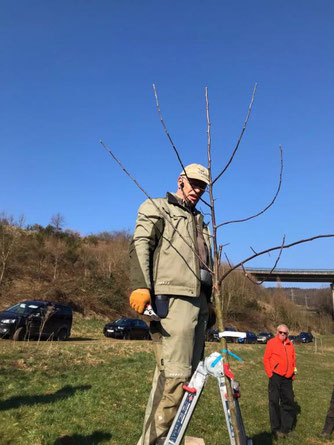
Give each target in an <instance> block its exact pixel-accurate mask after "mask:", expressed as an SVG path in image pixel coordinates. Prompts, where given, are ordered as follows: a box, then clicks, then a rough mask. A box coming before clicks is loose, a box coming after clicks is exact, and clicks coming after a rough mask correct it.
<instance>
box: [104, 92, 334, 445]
mask: <svg viewBox="0 0 334 445" xmlns="http://www.w3.org/2000/svg"><path fill="white" fill-rule="evenodd" d="M256 87H257V85H256V84H255V86H254V89H253V93H252V97H251V101H250V104H249V107H248V111H247V115H246V118H245V121H244V124H243V127H242V130H241V133H240V136H239V138H238V140H237V143H236V145H235V147H234V149H233V152H232V154H231V156H230V158H229V160H228V162H227V163H226V165H225V166H224V168H222V169H221V170H220V172H219V174H218V175H217V176H216V177H213V168H212V158H211V122H210V113H209V97H208V88H207V87H206V88H205V104H206V121H207V131H206V133H207V159H208V172H209V186H208V187H209V190H208V192H209V202H207V201H205V200H204V199H203V198H202V197H201V198H200V200H201V201H202V202H203V203H204V204H205V205H206V206H208V208H209V210H210V215H211V226H212V247H213V260H214V261H213V267H212V269H210V268H208V267H207V270H208V271H209V272H210V273H211V275H212V280H213V297H214V302H215V309H216V313H217V324H218V329H219V331H220V332H223V331H224V319H223V293H222V284H223V281H224V279H225V278H226V277H227V276H228V275H229V274H230V273H231V272H232V271H233V270H235V269H238V270H241V271H243V273H244V274H245V276H246V277H247V278H249V279H250V280H252V281H253V282H255V281H254V280H253V279H252V277H250V276H248V275H247V273H246V271H245V268H244V264H246V263H247V262H249V261H251V260H253V259H254V258H256V257H258V256H261V255H264V254H266V253H269V252H272V251H277V252H278V255H277V258H276V261H275V263H274V265H273V267H272V269H271V271H270V272H269V274H270V273H272V272H273V271H274V269H275V268H276V266H277V264H278V262H279V260H280V257H281V254H282V251H283V250H284V249H287V248H290V247H293V246H295V245H297V244H301V243H306V242H309V241H313V240H316V239H321V238H330V237H334V234H325V235H315V236H312V237H310V238H306V239H302V240H298V241H295V242H292V243H290V244H285V235H284V236H283V240H282V243H281V244H280V245H279V246H274V247H270V248H268V249H265V250H263V251H261V252H256V251H255V250H254V249H252V248H251V249H252V252H253V254H252V255H251V256H249V257H248V258H245V259H244V260H242V261H240V262H239V263H238V264H237V265H232V264H231V263H230V262H229V259H228V258H227V257H226V259H227V261H228V264H229V268H228V270H224V268H223V267H222V262H221V256H222V252H223V247H224V246H222V245H219V244H218V235H217V234H218V229H220V228H222V227H223V226H225V225H227V224H232V223H240V222H245V221H249V220H250V219H253V218H256V217H258V216H260V215H261V214H263V213H264V212H266V211H267V210H268V209H269V208H270V207H271V206H272V205H273V204H274V202H275V200H276V198H277V196H278V194H279V191H280V188H281V184H282V173H283V150H282V148H281V147H279V151H280V174H279V180H278V186H277V189H276V192H275V194H274V196H273V198H272V200H271V201H270V203H269V204H268V205H267V206H266V207H265V208H263V209H262V210H260V211H258V212H257V213H255V214H254V215H250V216H248V217H245V218H243V219H239V220H231V221H226V222H218V221H216V209H215V197H214V187H215V185H216V183H217V181H218V180H219V179H220V178H221V177H222V176H223V174H224V173H225V172H226V170H227V169H228V167H229V166H230V164H231V162H232V161H233V159H234V156H235V154H236V152H237V150H238V148H239V146H240V142H241V140H242V137H243V135H244V132H245V130H246V127H247V123H248V120H249V117H250V114H251V111H252V106H253V102H254V98H255V92H256ZM153 91H154V96H155V102H156V108H157V111H158V114H159V117H160V121H161V124H162V126H163V129H164V132H165V134H166V135H167V137H168V139H169V141H170V143H171V145H172V148H173V150H174V152H175V154H176V156H177V158H178V161H179V163H180V165H181V167H182V169H183V170H184V164H183V162H182V159H181V156H180V153H179V152H178V150H177V149H176V147H175V145H174V142H173V140H172V138H171V135H170V133H169V132H168V130H167V127H166V125H165V123H164V120H163V117H162V114H161V110H160V105H159V101H158V94H157V90H156V87H155V85H154V84H153ZM100 143H101V145H102V146H103V147H104V148H105V149H106V150H107V151H108V153H109V154H110V155H111V156H112V157H113V159H114V160H115V161H116V162H117V163H118V165H119V166H120V167H121V168H122V170H123V171H124V173H125V174H126V175H127V176H129V178H130V179H131V180H132V181H133V182H134V183H135V184H136V185H137V187H138V188H139V189H140V190H141V191H142V192H143V193H144V194H145V195H146V196H147V198H148V199H149V200H150V201H151V202H152V203H153V205H154V206H155V207H156V208H157V210H158V211H159V213H160V214H161V215H162V216H163V217H164V218H165V220H166V221H167V223H168V224H170V225H171V226H172V227H173V230H175V232H177V233H178V234H179V236H180V237H181V238H182V239H183V241H184V242H185V243H186V244H187V245H188V247H190V248H191V250H192V251H193V252H194V254H195V255H196V256H197V257H198V253H197V251H196V250H195V249H194V248H193V247H192V246H190V245H189V243H188V241H187V240H186V239H184V238H183V237H182V235H181V234H180V232H179V231H178V230H177V228H176V227H174V225H173V222H172V220H171V219H170V218H168V215H166V214H163V211H162V210H161V209H159V208H158V207H157V205H156V204H155V202H154V200H153V199H152V198H151V196H150V194H149V193H147V192H146V191H145V190H144V189H143V188H142V186H141V185H140V184H139V183H138V182H137V180H136V179H135V178H134V177H133V176H132V175H131V174H130V173H129V172H128V170H127V169H126V168H125V167H124V165H123V163H122V162H121V161H120V160H119V159H118V158H117V157H116V155H115V154H114V152H113V151H112V150H111V149H110V148H109V147H108V146H107V145H106V144H105V143H104V142H103V141H100ZM186 176H187V175H186ZM187 179H188V178H187ZM194 192H195V193H196V191H195V190H194ZM178 254H179V255H180V256H181V257H182V253H181V252H178ZM256 284H261V283H256ZM220 344H221V349H222V354H223V357H224V362H225V363H227V364H228V362H229V355H228V348H227V343H226V339H225V338H224V337H221V338H220ZM225 383H226V388H227V394H228V401H229V407H230V412H231V420H232V425H233V429H234V431H235V443H236V445H240V438H239V437H240V436H239V429H238V422H237V419H236V412H235V408H234V403H233V390H232V387H231V382H230V380H229V378H228V377H227V376H226V375H225Z"/></svg>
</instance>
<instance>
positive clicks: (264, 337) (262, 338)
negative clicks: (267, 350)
mask: <svg viewBox="0 0 334 445" xmlns="http://www.w3.org/2000/svg"><path fill="white" fill-rule="evenodd" d="M271 338H274V335H273V334H272V333H271V332H260V333H259V334H258V336H257V342H258V343H262V344H264V345H265V344H266V343H267V341H268V340H270V339H271Z"/></svg>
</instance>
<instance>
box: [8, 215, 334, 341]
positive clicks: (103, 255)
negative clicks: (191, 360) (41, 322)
mask: <svg viewBox="0 0 334 445" xmlns="http://www.w3.org/2000/svg"><path fill="white" fill-rule="evenodd" d="M60 223H61V218H55V219H54V221H53V224H50V225H48V226H46V227H43V226H41V225H39V224H35V225H32V226H26V227H24V228H23V226H22V224H19V223H17V222H15V221H14V220H13V219H12V218H5V217H1V216H0V310H1V309H4V308H6V307H8V306H10V305H12V304H15V303H17V302H19V301H22V300H24V299H40V300H50V301H57V302H63V303H67V304H69V305H71V306H72V308H73V310H74V311H75V312H77V313H80V314H81V315H82V316H84V317H88V318H99V319H103V320H109V319H113V318H116V317H119V316H134V315H136V314H135V312H133V311H132V310H131V309H130V308H129V304H128V296H129V257H128V249H129V242H130V238H131V236H130V234H129V233H128V232H126V231H119V232H102V233H98V234H94V235H89V236H81V235H80V234H79V233H77V232H75V231H72V230H63V229H62V227H61V224H60ZM222 267H223V268H228V267H229V266H228V265H227V264H224V265H223V266H222ZM222 291H223V298H224V303H223V311H224V314H225V315H224V320H225V323H226V325H229V326H231V325H232V326H235V327H236V328H238V329H243V330H253V331H255V332H259V331H263V330H274V329H275V326H277V324H279V323H282V322H284V323H286V324H288V326H289V327H290V328H291V330H294V331H296V332H299V331H300V330H308V329H312V330H314V331H318V332H319V331H324V332H332V330H333V323H332V319H331V315H330V314H331V307H330V304H328V292H329V290H328V289H296V288H293V289H292V288H291V289H287V288H280V287H278V288H276V289H266V288H264V287H263V286H258V285H255V284H253V283H252V282H251V281H249V280H248V279H247V278H246V277H245V276H244V275H243V273H242V272H240V271H234V272H232V273H231V274H230V275H229V276H228V277H227V279H226V280H224V282H223V285H222ZM303 302H304V303H305V304H304V305H307V306H308V307H312V308H315V312H314V313H313V314H305V311H304V310H303V308H302V307H301V305H303ZM295 303H297V304H295Z"/></svg>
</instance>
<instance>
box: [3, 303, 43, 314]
mask: <svg viewBox="0 0 334 445" xmlns="http://www.w3.org/2000/svg"><path fill="white" fill-rule="evenodd" d="M41 306H43V305H42V304H37V303H18V304H15V306H12V307H10V308H9V309H6V312H11V313H12V314H17V315H27V314H31V313H32V312H34V311H35V310H36V309H38V308H39V307H41Z"/></svg>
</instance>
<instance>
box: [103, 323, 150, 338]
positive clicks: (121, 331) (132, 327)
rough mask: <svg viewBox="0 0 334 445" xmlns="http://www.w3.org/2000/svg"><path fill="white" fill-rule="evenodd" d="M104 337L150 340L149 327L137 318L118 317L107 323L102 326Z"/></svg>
mask: <svg viewBox="0 0 334 445" xmlns="http://www.w3.org/2000/svg"><path fill="white" fill-rule="evenodd" d="M103 333H104V335H105V336H106V337H113V338H122V339H123V340H134V339H136V340H150V338H151V336H150V332H149V327H148V326H147V324H146V323H145V321H143V320H140V319H139V318H119V319H118V320H116V321H114V322H112V323H107V324H106V325H105V327H104V328H103Z"/></svg>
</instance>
